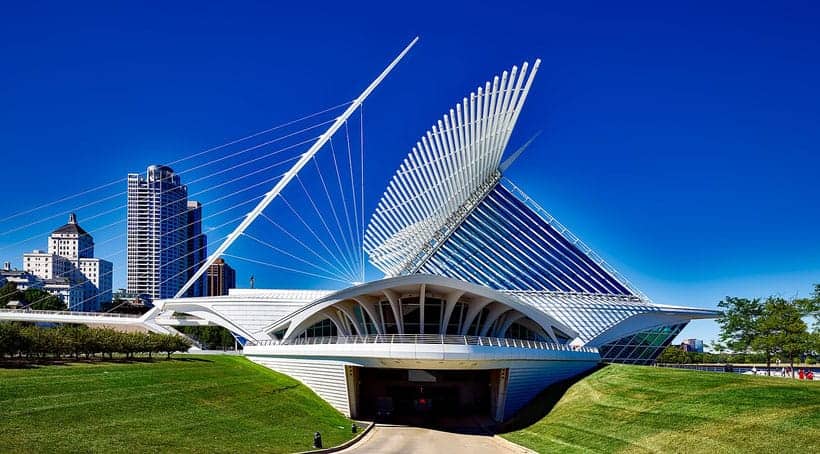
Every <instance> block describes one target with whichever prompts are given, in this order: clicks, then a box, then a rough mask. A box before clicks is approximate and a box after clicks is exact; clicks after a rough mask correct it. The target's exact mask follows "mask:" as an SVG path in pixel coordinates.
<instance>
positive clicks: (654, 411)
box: [503, 365, 820, 453]
mask: <svg viewBox="0 0 820 454" xmlns="http://www.w3.org/2000/svg"><path fill="white" fill-rule="evenodd" d="M551 394H552V395H551ZM555 394H556V393H555V392H553V393H550V392H546V393H544V394H542V396H540V397H539V402H538V404H536V405H531V406H529V407H527V408H526V409H525V412H529V413H531V414H530V415H526V414H525V415H524V417H523V419H525V420H526V419H527V417H531V416H532V412H533V411H537V407H539V405H540V407H541V409H542V410H541V413H543V408H544V406H547V407H548V406H549V405H550V404H551V403H552V402H554V400H555V399H557V398H558V397H556V396H555ZM503 436H504V437H505V438H507V439H509V440H511V441H514V442H516V443H519V444H521V445H524V446H527V447H529V448H531V449H534V450H536V451H538V452H579V453H580V452H584V453H586V452H681V453H684V452H685V453H693V452H703V453H723V452H726V453H735V452H737V453H744V452H759V453H769V452H796V453H808V452H818V449H820V382H814V383H808V382H800V381H797V380H786V379H782V378H769V377H752V376H745V375H737V374H723V373H714V372H697V371H684V370H674V369H662V368H651V367H640V366H623V365H610V366H607V367H605V368H603V369H601V370H599V371H597V372H595V373H593V374H591V375H589V376H587V377H585V378H583V379H582V380H580V381H578V382H577V383H575V384H574V385H572V386H571V387H570V388H569V390H568V391H567V392H566V393H565V394H563V395H562V396H560V400H559V401H558V402H557V404H555V407H554V408H552V410H551V411H550V412H549V413H548V414H547V415H546V416H544V417H542V418H540V419H539V420H537V422H535V423H534V424H532V425H530V426H528V427H526V428H523V429H520V430H517V431H514V432H510V433H507V434H504V435H503Z"/></svg>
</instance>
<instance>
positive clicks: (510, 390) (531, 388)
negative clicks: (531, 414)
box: [504, 361, 597, 419]
mask: <svg viewBox="0 0 820 454" xmlns="http://www.w3.org/2000/svg"><path fill="white" fill-rule="evenodd" d="M596 364H597V361H531V362H529V363H518V364H516V365H515V366H514V367H510V373H509V379H508V380H509V381H508V384H507V401H506V404H505V406H504V419H509V418H510V417H511V416H513V414H515V412H516V411H518V410H519V409H521V407H523V406H524V405H526V404H527V402H529V401H530V400H532V399H533V398H534V397H535V396H537V395H538V393H540V392H541V391H543V390H544V389H545V388H546V387H547V386H549V385H551V384H553V383H557V382H559V381H561V380H564V379H567V378H570V377H573V376H575V375H578V374H580V373H582V372H584V371H587V370H589V369H591V368H593V367H595V365H596Z"/></svg>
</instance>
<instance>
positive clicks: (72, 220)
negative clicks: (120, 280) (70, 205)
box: [23, 213, 113, 311]
mask: <svg viewBox="0 0 820 454" xmlns="http://www.w3.org/2000/svg"><path fill="white" fill-rule="evenodd" d="M23 269H24V270H26V271H28V272H29V273H31V274H33V275H35V276H37V277H39V278H41V279H43V280H44V281H45V283H46V285H45V287H44V289H45V290H48V291H50V292H51V293H53V294H55V295H58V296H60V297H61V298H62V299H63V301H64V302H65V303H66V305H67V306H68V308H69V309H70V310H75V311H96V310H99V308H100V306H102V304H103V303H107V302H109V301H111V286H112V281H113V279H112V277H113V276H112V274H113V265H112V264H111V262H109V261H107V260H103V259H98V258H94V238H93V237H92V236H91V235H90V234H89V233H88V232H86V231H85V230H84V229H83V228H82V227H80V225H79V224H78V223H77V216H76V215H75V214H74V213H71V214H70V215H69V216H68V223H67V224H65V225H63V226H62V227H60V228H58V229H56V230H54V231H53V232H52V233H51V235H49V237H48V252H43V251H41V250H36V249H35V250H34V251H32V252H29V253H26V254H23Z"/></svg>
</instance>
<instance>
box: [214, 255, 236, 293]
mask: <svg viewBox="0 0 820 454" xmlns="http://www.w3.org/2000/svg"><path fill="white" fill-rule="evenodd" d="M230 288H236V271H234V269H233V268H231V267H230V265H228V264H227V263H225V260H223V259H221V258H218V259H216V260H215V261H214V263H212V264H211V266H209V267H208V296H219V295H227V294H228V289H230Z"/></svg>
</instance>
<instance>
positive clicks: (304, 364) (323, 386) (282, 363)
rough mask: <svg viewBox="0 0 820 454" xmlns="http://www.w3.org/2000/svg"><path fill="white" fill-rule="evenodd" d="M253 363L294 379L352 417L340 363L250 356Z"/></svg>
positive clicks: (343, 369) (343, 371)
mask: <svg viewBox="0 0 820 454" xmlns="http://www.w3.org/2000/svg"><path fill="white" fill-rule="evenodd" d="M247 358H248V359H250V360H251V361H253V362H255V363H257V364H261V365H263V366H265V367H267V368H269V369H273V370H275V371H276V372H280V373H283V374H285V375H287V376H289V377H292V378H294V379H296V380H299V381H300V382H302V383H304V384H305V386H307V387H308V388H310V389H311V390H313V392H315V393H316V394H317V395H318V396H319V397H321V398H322V399H324V400H325V401H327V402H328V403H329V404H330V405H331V406H332V407H333V408H335V409H337V410H339V411H340V412H342V413H343V414H344V415H345V416H350V406H349V401H348V397H347V377H346V375H345V366H344V364H343V363H341V362H339V361H322V360H303V359H290V358H271V357H265V356H248V357H247Z"/></svg>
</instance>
